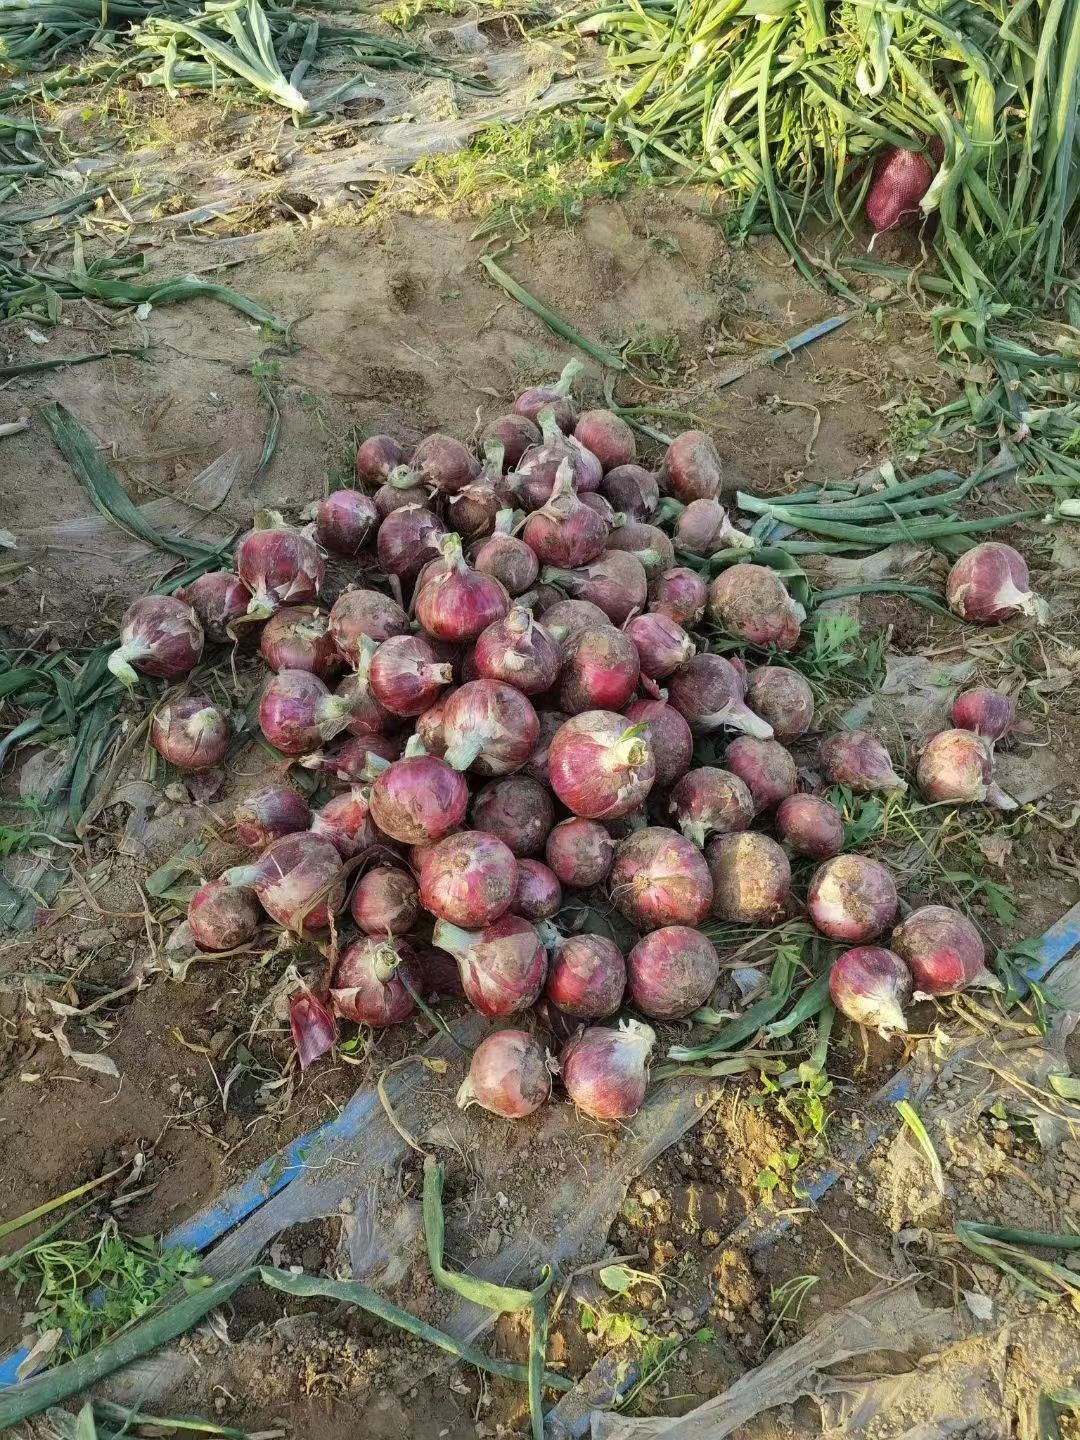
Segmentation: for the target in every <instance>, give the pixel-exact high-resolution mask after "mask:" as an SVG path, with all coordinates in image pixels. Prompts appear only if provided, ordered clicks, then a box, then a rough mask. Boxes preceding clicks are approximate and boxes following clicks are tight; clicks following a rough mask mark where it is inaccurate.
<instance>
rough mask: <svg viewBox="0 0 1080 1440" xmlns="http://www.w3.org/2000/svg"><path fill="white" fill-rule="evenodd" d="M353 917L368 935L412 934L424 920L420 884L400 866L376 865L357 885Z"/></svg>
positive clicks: (353, 897) (359, 927) (352, 907)
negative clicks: (417, 923)
mask: <svg viewBox="0 0 1080 1440" xmlns="http://www.w3.org/2000/svg"><path fill="white" fill-rule="evenodd" d="M349 914H350V915H351V916H352V918H353V920H354V921H355V922H356V927H357V929H358V930H362V931H363V932H364V934H365V935H379V936H385V935H394V936H397V937H400V936H403V935H408V934H409V933H410V932H411V931H412V929H413V927H414V926H415V925H416V922H417V920H418V919H419V917H420V892H419V890H418V888H417V884H416V881H415V880H414V879H413V877H412V876H411V875H410V874H409V872H408V871H407V870H402V869H400V868H399V867H398V866H397V865H376V866H375V868H374V869H373V870H369V871H368V872H367V873H366V874H364V875H361V876H360V879H359V880H358V881H357V882H356V886H355V888H354V889H353V892H352V895H351V897H350V899H349Z"/></svg>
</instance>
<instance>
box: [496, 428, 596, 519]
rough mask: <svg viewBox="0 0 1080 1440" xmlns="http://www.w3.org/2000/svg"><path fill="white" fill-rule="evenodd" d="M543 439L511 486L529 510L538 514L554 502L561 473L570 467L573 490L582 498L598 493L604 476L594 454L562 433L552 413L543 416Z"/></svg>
mask: <svg viewBox="0 0 1080 1440" xmlns="http://www.w3.org/2000/svg"><path fill="white" fill-rule="evenodd" d="M540 429H541V431H542V433H543V439H542V441H541V443H540V444H539V445H533V446H531V447H530V448H529V449H528V450H526V452H525V454H524V455H523V456H522V457H521V461H520V463H519V464H518V467H517V469H516V471H515V472H514V475H513V477H512V478H511V481H510V484H511V488H512V490H513V492H514V493H515V494H516V495H518V496H519V497H520V499H521V503H522V506H523V507H524V508H525V509H526V510H536V509H538V508H539V507H540V506H541V505H543V504H544V503H545V502H546V501H547V500H548V499H550V497H551V494H552V491H553V490H554V488H555V483H556V480H557V478H558V475H559V472H560V470H561V469H562V467H563V466H564V465H569V467H570V472H571V477H572V482H573V488H574V489H575V490H576V491H577V492H578V493H579V494H582V495H583V494H585V493H586V492H587V491H589V490H597V489H599V487H600V481H601V480H602V479H603V476H604V472H603V470H602V468H601V466H600V462H599V460H597V458H596V456H595V455H594V454H593V453H592V452H591V451H590V450H586V449H585V447H584V446H583V445H582V444H581V443H580V441H577V440H575V439H573V437H572V436H567V435H564V434H563V433H562V431H561V430H560V429H559V427H558V425H557V424H556V422H555V420H554V418H553V416H552V414H551V412H550V411H542V412H541V414H540Z"/></svg>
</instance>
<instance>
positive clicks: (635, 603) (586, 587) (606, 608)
mask: <svg viewBox="0 0 1080 1440" xmlns="http://www.w3.org/2000/svg"><path fill="white" fill-rule="evenodd" d="M540 578H541V579H542V580H550V581H551V582H552V583H553V584H556V585H558V586H559V587H560V589H563V590H565V591H566V592H567V594H569V595H572V596H573V597H574V598H575V599H576V600H590V601H591V602H592V603H593V604H594V605H596V606H598V607H599V608H600V609H601V610H602V611H603V612H604V614H605V615H606V616H607V617H608V619H609V620H610V621H611V623H612V624H613V625H624V624H625V623H626V621H627V620H629V618H630V616H631V615H633V614H634V612H635V611H637V610H642V609H644V607H645V601H646V599H647V598H648V588H649V587H648V581H647V579H646V575H645V568H644V566H643V565H642V563H641V561H640V560H639V559H638V558H637V556H636V555H634V554H631V552H630V551H629V550H605V551H604V552H603V554H602V555H600V556H599V557H598V558H597V559H596V560H593V561H591V562H590V563H589V564H588V565H582V566H580V567H578V568H577V569H574V570H558V569H554V568H552V569H546V570H543V571H541V574H540Z"/></svg>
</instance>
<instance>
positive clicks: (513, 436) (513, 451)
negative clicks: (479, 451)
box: [480, 415, 540, 470]
mask: <svg viewBox="0 0 1080 1440" xmlns="http://www.w3.org/2000/svg"><path fill="white" fill-rule="evenodd" d="M480 443H481V445H483V446H484V448H485V449H486V448H487V446H488V445H501V446H502V452H503V465H504V466H505V467H506V469H507V470H513V468H514V467H515V466H516V465H517V463H518V461H519V460H520V459H521V457H522V456H523V455H524V454H525V452H526V450H528V449H529V447H530V446H532V445H539V444H540V427H539V425H536V424H534V423H533V421H532V420H530V419H529V417H528V416H527V415H496V417H495V419H494V420H489V421H488V423H487V424H486V425H485V426H484V428H483V430H481V432H480Z"/></svg>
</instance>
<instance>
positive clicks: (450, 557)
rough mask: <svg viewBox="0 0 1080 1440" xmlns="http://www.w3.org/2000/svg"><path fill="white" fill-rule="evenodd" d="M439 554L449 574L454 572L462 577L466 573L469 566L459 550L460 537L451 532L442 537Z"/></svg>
mask: <svg viewBox="0 0 1080 1440" xmlns="http://www.w3.org/2000/svg"><path fill="white" fill-rule="evenodd" d="M439 553H440V554H441V555H442V557H443V559H444V560H445V561H446V563H447V565H448V566H449V567H450V573H452V572H454V571H456V572H457V573H458V574H459V575H464V574H465V573H466V572H467V570H468V568H469V566H468V564H467V563H466V560H465V556H464V554H463V552H462V549H461V536H460V535H455V534H453V533H452V532H451V533H450V534H449V535H444V536H443V537H442V539H441V540H440V541H439Z"/></svg>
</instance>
